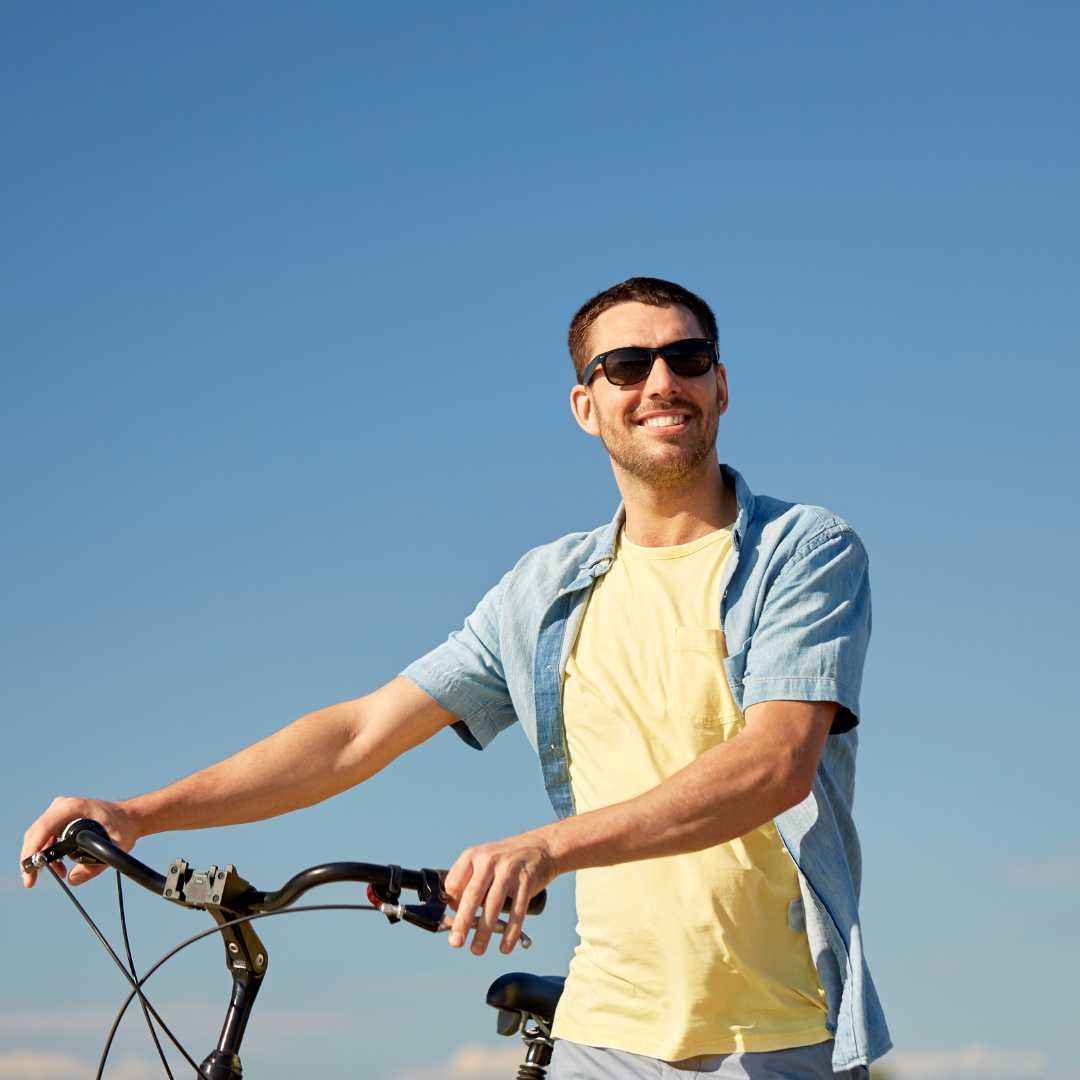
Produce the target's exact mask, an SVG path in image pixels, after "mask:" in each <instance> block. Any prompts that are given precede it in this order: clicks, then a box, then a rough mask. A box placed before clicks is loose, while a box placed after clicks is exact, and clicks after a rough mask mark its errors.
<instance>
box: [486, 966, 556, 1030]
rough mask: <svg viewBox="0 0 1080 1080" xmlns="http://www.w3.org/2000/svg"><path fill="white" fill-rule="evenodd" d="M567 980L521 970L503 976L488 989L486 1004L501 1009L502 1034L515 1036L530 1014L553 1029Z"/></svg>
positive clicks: (500, 1026)
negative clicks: (557, 1006) (557, 1007)
mask: <svg viewBox="0 0 1080 1080" xmlns="http://www.w3.org/2000/svg"><path fill="white" fill-rule="evenodd" d="M565 982H566V979H565V978H564V977H563V976H561V975H526V974H525V973H524V972H521V971H512V972H510V974H508V975H500V976H499V978H497V979H496V980H495V981H494V982H493V983H492V984H491V986H490V987H489V989H488V992H487V1003H488V1004H489V1005H490V1006H491V1007H492V1008H493V1009H498V1010H499V1025H498V1030H499V1034H500V1035H513V1034H514V1032H515V1031H517V1029H518V1028H519V1027H520V1026H521V1022H522V1020H523V1019H526V1018H527V1017H530V1016H534V1017H536V1018H537V1019H538V1020H541V1021H543V1023H544V1024H545V1025H546V1026H547V1027H548V1028H550V1027H551V1024H552V1021H553V1020H554V1019H555V1006H556V1005H558V1004H559V998H560V997H562V992H563V984H564V983H565ZM504 1014H506V1015H505V1016H504ZM504 1029H506V1030H504Z"/></svg>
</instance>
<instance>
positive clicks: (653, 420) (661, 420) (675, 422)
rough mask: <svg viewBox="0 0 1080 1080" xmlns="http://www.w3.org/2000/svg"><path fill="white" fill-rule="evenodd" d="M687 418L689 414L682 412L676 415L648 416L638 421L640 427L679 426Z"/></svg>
mask: <svg viewBox="0 0 1080 1080" xmlns="http://www.w3.org/2000/svg"><path fill="white" fill-rule="evenodd" d="M689 419H690V417H689V416H685V415H682V414H680V415H677V416H648V417H646V418H645V419H644V420H641V421H639V423H640V424H641V426H642V427H647V428H667V427H681V426H682V425H683V424H685V423H686V422H687V421H688V420H689Z"/></svg>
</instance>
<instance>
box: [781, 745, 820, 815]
mask: <svg viewBox="0 0 1080 1080" xmlns="http://www.w3.org/2000/svg"><path fill="white" fill-rule="evenodd" d="M816 771H817V764H816V762H812V763H811V762H808V761H807V760H806V756H805V755H803V754H790V755H784V757H783V759H782V760H780V761H778V762H777V763H776V767H775V769H774V772H773V785H774V790H775V792H776V801H777V804H778V805H777V813H780V814H782V813H783V812H784V811H785V810H790V809H791V808H792V807H793V806H798V805H799V803H801V802H802V801H803V800H804V799H807V798H809V796H810V793H811V791H813V788H814V774H815V773H816Z"/></svg>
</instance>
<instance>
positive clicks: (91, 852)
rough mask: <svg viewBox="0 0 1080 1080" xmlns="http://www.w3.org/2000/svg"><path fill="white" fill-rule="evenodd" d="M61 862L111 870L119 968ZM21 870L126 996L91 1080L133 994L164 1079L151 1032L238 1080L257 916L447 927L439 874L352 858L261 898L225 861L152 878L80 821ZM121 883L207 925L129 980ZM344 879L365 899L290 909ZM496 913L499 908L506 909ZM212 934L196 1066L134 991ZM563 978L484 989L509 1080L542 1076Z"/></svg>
mask: <svg viewBox="0 0 1080 1080" xmlns="http://www.w3.org/2000/svg"><path fill="white" fill-rule="evenodd" d="M63 858H70V859H72V860H73V861H74V862H82V863H94V864H98V863H103V864H104V865H106V866H109V867H111V868H112V869H113V870H114V871H115V872H116V888H117V903H118V907H119V914H120V928H121V933H122V936H123V939H124V950H125V954H126V956H127V964H126V965H125V964H124V962H123V961H122V960H121V959H120V957H119V956H117V954H116V951H115V950H114V949H113V948H112V946H111V945H110V944H109V942H108V941H107V940H106V939H105V936H104V934H102V932H101V931H100V930H99V929H98V927H97V926H96V925H95V923H94V921H93V920H92V919H91V918H90V916H89V914H88V913H87V912H86V910H85V909H84V908H83V906H82V904H80V903H79V901H78V900H77V899H76V897H75V895H74V894H73V893H72V891H71V889H70V887H69V886H68V884H67V883H66V882H65V881H64V879H63V876H62V875H61V874H60V872H59V870H58V869H57V868H56V867H55V866H54V865H53V864H54V863H56V862H57V861H58V860H59V859H63ZM22 868H23V870H25V871H27V872H37V871H42V870H44V869H46V868H47V869H48V870H49V871H50V876H51V877H52V878H53V879H54V880H55V881H57V882H58V883H59V885H60V886H61V888H62V889H63V890H64V892H65V893H66V894H67V896H68V898H69V899H70V900H71V902H72V903H73V904H74V905H75V907H76V908H77V909H78V910H79V913H80V914H81V915H82V917H83V918H84V919H85V920H86V922H87V923H88V925H89V926H90V928H91V930H92V931H93V933H94V935H95V936H96V937H97V939H98V941H99V942H100V943H101V944H102V946H103V947H104V948H105V950H106V951H107V952H108V954H109V955H110V956H111V958H112V959H113V961H114V962H115V964H116V965H117V967H118V968H119V969H120V971H121V972H122V973H123V975H124V977H125V979H126V980H127V982H128V983H129V984H130V986H131V992H130V993H129V994H128V996H127V998H126V999H125V1001H124V1002H123V1004H122V1005H121V1006H120V1008H119V1010H118V1011H117V1014H116V1018H115V1019H114V1020H113V1023H112V1027H111V1028H110V1030H109V1033H108V1036H107V1038H106V1041H105V1046H104V1048H103V1050H102V1052H101V1058H100V1059H99V1062H98V1070H97V1074H96V1080H101V1078H102V1077H103V1075H104V1072H105V1066H106V1063H107V1061H108V1057H109V1051H110V1049H111V1048H112V1044H113V1040H114V1038H115V1036H116V1032H117V1030H118V1028H119V1026H120V1022H121V1020H122V1019H123V1017H124V1015H125V1014H126V1012H127V1010H128V1007H129V1006H130V1005H131V1003H132V1001H134V1000H135V999H136V998H138V1000H139V1005H140V1007H141V1009H142V1012H143V1016H144V1017H145V1020H146V1024H147V1028H148V1030H149V1032H150V1037H151V1038H152V1040H153V1042H154V1045H155V1047H156V1049H157V1052H158V1057H159V1058H160V1060H161V1064H162V1067H163V1069H164V1072H165V1075H166V1076H167V1077H168V1078H169V1080H174V1077H173V1073H172V1070H171V1068H170V1066H169V1061H168V1059H167V1057H166V1055H165V1051H164V1048H163V1047H162V1045H161V1041H160V1039H159V1037H158V1030H157V1029H158V1028H160V1030H161V1031H162V1032H163V1033H164V1034H165V1035H166V1037H167V1038H168V1039H169V1041H170V1042H171V1043H172V1044H173V1046H174V1047H175V1048H176V1050H177V1051H178V1052H179V1053H180V1055H181V1056H182V1057H183V1058H184V1060H185V1061H186V1062H187V1064H188V1065H189V1066H190V1067H191V1069H192V1070H194V1074H195V1076H197V1077H200V1078H201V1080H242V1078H243V1066H242V1064H241V1061H240V1046H241V1043H242V1041H243V1038H244V1035H245V1033H246V1030H247V1025H248V1021H249V1019H250V1017H251V1013H252V1009H253V1008H254V1005H255V999H256V996H257V995H258V992H259V989H260V987H261V986H262V982H263V979H264V978H265V977H266V972H267V970H268V968H269V957H270V954H269V952H268V951H267V949H266V946H265V945H264V944H263V942H262V940H261V939H260V938H259V936H258V934H256V932H255V930H254V928H253V927H252V925H251V924H252V923H253V922H254V921H256V920H258V919H264V918H269V917H271V916H274V915H285V914H293V913H299V912H303V911H342V910H346V911H348V910H352V911H377V912H381V913H382V914H383V915H385V916H386V917H387V919H388V920H389V921H390V922H391V923H398V922H404V923H408V924H410V925H412V926H416V927H419V928H420V929H422V930H427V931H428V932H430V933H439V932H441V931H443V930H446V929H448V927H449V920H448V919H447V918H446V908H447V897H446V895H445V893H444V892H443V882H444V880H445V877H446V871H445V870H432V869H426V868H425V869H420V870H407V869H403V868H402V867H400V866H395V865H392V864H390V865H385V866H383V865H377V864H373V863H361V862H333V863H323V864H320V865H318V866H312V867H309V868H308V869H306V870H301V871H300V872H299V873H298V874H294V875H293V876H292V877H291V878H289V880H288V881H286V882H285V884H284V885H282V886H281V888H279V889H277V890H274V891H272V892H263V891H261V890H259V889H256V888H255V887H254V886H252V885H251V883H250V882H248V881H247V880H245V879H244V878H243V877H241V875H240V874H239V873H238V872H237V870H236V867H235V866H233V865H232V864H228V865H225V866H218V865H214V866H210V867H208V868H207V869H206V870H195V869H193V868H192V867H190V866H189V865H188V864H187V862H185V861H184V860H183V859H174V860H173V861H172V863H171V864H170V866H169V871H168V873H167V874H159V873H158V872H157V871H156V870H154V869H153V868H152V867H150V866H147V865H146V864H145V863H143V862H140V861H139V860H138V859H136V858H135V857H134V856H132V855H129V854H128V853H127V852H125V851H123V850H121V849H120V848H118V847H117V846H116V845H115V844H113V843H112V841H111V840H110V839H109V836H108V833H107V832H106V831H105V829H104V828H103V827H102V826H101V825H100V824H99V823H98V822H96V821H92V820H90V819H89V818H79V819H78V820H76V821H73V822H71V823H69V824H68V825H67V827H66V828H65V829H64V830H63V832H62V833H61V835H60V838H59V839H58V840H57V841H56V842H55V843H53V844H52V845H50V846H49V847H48V848H45V849H44V850H43V851H39V852H36V853H35V854H33V855H31V856H29V857H28V858H26V859H24V860H23V861H22ZM124 877H127V878H129V879H130V880H131V881H133V882H135V883H136V884H137V885H141V886H142V887H143V888H144V889H147V890H148V891H149V892H152V893H155V894H156V895H158V896H160V897H162V898H163V899H165V900H168V901H170V902H171V903H174V904H178V905H180V906H182V907H188V908H194V909H196V910H200V911H206V912H207V913H208V914H209V915H210V917H211V918H212V919H213V920H214V923H215V924H216V925H215V926H213V927H211V928H210V929H209V930H205V931H203V932H201V933H199V934H195V935H194V936H192V937H190V938H188V939H187V940H185V941H183V942H181V943H180V944H179V945H177V946H175V947H174V948H172V949H170V950H169V951H168V952H167V953H166V954H165V955H164V956H162V957H161V958H160V959H159V960H157V961H156V962H155V963H154V964H152V965H151V966H150V967H149V968H148V969H147V971H146V972H145V973H144V974H142V975H139V974H138V972H137V970H136V968H135V962H134V959H133V958H132V953H131V944H130V941H129V940H128V932H127V920H126V916H125V912H124V892H123V885H122V881H123V878H124ZM350 881H351V882H359V883H362V884H366V885H367V886H368V889H367V896H368V900H369V901H370V903H368V904H310V905H305V906H303V907H293V906H292V905H293V904H294V903H295V902H296V901H297V900H298V899H299V898H300V897H301V896H303V895H304V893H306V892H308V891H309V890H311V889H313V888H316V887H318V886H320V885H329V884H332V883H336V882H350ZM403 890H409V891H411V892H415V893H416V894H417V897H418V899H419V900H420V903H418V904H405V903H402V899H401V895H402V891H403ZM546 902H547V893H546V890H541V891H540V892H539V893H537V894H536V896H534V897H533V898H532V900H531V901H530V902H529V906H528V912H529V914H533V915H536V914H539V913H540V912H542V911H543V910H544V906H545V904H546ZM503 910H504V912H505V911H508V910H509V904H507V906H506V907H504V909H503ZM504 925H505V924H502V923H500V924H499V926H498V927H497V928H496V932H497V933H498V932H501V930H502V929H503V927H504ZM213 934H221V937H222V940H223V942H224V945H225V963H226V967H227V968H228V970H229V972H230V974H231V975H232V991H231V993H230V995H229V1004H228V1006H227V1009H226V1013H225V1020H224V1022H223V1024H222V1027H221V1035H220V1036H219V1038H218V1042H217V1046H216V1047H215V1048H214V1049H213V1050H211V1051H210V1052H209V1053H208V1054H207V1055H206V1057H205V1058H204V1059H203V1061H202V1062H201V1063H199V1064H197V1063H196V1062H195V1060H194V1058H193V1057H192V1056H191V1055H190V1054H189V1053H188V1052H187V1050H186V1049H185V1048H184V1047H183V1046H182V1045H181V1044H180V1041H179V1040H178V1039H177V1038H176V1036H175V1035H173V1033H172V1031H171V1030H170V1029H169V1028H168V1026H167V1025H166V1024H165V1022H164V1021H163V1020H162V1018H161V1017H160V1016H159V1015H158V1012H157V1010H156V1009H155V1008H154V1007H153V1005H152V1004H151V1003H150V1001H149V999H148V998H147V997H146V995H145V994H144V992H143V987H144V985H145V984H146V982H147V981H148V980H149V979H150V977H151V976H152V975H153V974H154V973H155V972H156V971H158V969H159V968H161V967H162V966H163V965H164V964H165V963H167V962H168V961H169V960H170V959H172V957H174V956H175V955H176V954H177V953H179V952H180V951H181V950H183V949H186V948H187V947H188V946H189V945H193V944H194V943H195V942H196V941H201V940H202V939H203V938H206V937H210V936H211V935H213ZM521 944H522V947H523V948H528V947H529V945H530V944H531V942H530V941H529V939H528V936H527V935H525V934H522V935H521ZM563 981H564V980H563V979H562V978H559V977H557V976H541V975H530V974H526V973H524V972H511V973H509V974H506V975H502V976H500V977H499V978H498V979H496V980H495V981H494V982H493V983H492V984H491V987H490V988H489V989H488V992H487V998H486V1000H487V1004H488V1005H491V1006H492V1007H493V1008H495V1009H497V1010H498V1018H497V1021H496V1030H497V1031H498V1033H499V1034H500V1035H504V1036H512V1035H514V1034H517V1033H518V1032H520V1033H521V1038H522V1041H523V1043H524V1044H525V1051H524V1054H525V1056H524V1059H523V1061H522V1063H521V1066H520V1067H519V1069H518V1071H517V1074H516V1076H517V1080H543V1078H544V1077H545V1076H546V1075H547V1066H548V1064H549V1063H550V1061H551V1052H552V1048H553V1041H552V1038H551V1025H552V1021H553V1018H554V1015H555V1007H556V1005H557V1004H558V1000H559V996H560V994H561V993H562V987H563ZM155 1025H157V1026H156V1027H155Z"/></svg>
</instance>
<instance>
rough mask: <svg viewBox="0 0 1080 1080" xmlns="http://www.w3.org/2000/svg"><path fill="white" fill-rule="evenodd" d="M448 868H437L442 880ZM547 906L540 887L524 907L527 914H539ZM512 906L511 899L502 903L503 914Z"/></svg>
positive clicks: (544, 895) (507, 913) (447, 872)
mask: <svg viewBox="0 0 1080 1080" xmlns="http://www.w3.org/2000/svg"><path fill="white" fill-rule="evenodd" d="M449 873H450V871H449V870H439V871H438V874H439V879H440V880H441V881H443V882H445V881H446V875H447V874H449ZM546 906H547V889H541V890H540V891H539V892H538V893H537V894H536V895H535V896H534V897H533V898H532V899H531V900H530V901H529V906H528V907H527V908H526V909H525V913H526V914H527V915H539V914H540V912H541V911H543V910H544V908H545V907H546ZM511 907H512V904H511V901H510V900H509V899H507V901H506V902H505V903H504V904H503V909H502V910H503V914H504V915H509V914H510V908H511Z"/></svg>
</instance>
